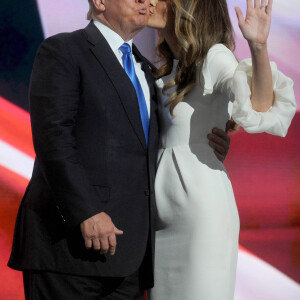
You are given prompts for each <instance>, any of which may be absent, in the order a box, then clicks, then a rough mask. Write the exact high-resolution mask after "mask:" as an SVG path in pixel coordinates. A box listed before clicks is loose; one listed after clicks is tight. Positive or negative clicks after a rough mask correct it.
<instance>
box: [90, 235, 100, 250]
mask: <svg viewBox="0 0 300 300" xmlns="http://www.w3.org/2000/svg"><path fill="white" fill-rule="evenodd" d="M91 241H92V242H93V249H94V250H96V251H99V250H100V249H101V244H100V241H99V240H98V239H96V238H94V239H92V240H91Z"/></svg>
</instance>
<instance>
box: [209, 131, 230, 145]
mask: <svg viewBox="0 0 300 300" xmlns="http://www.w3.org/2000/svg"><path fill="white" fill-rule="evenodd" d="M212 133H213V135H217V136H219V137H220V138H222V139H223V140H224V141H226V142H228V141H230V137H229V136H228V134H227V133H226V132H225V131H224V130H222V129H220V128H213V130H212Z"/></svg>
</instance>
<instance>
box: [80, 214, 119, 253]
mask: <svg viewBox="0 0 300 300" xmlns="http://www.w3.org/2000/svg"><path fill="white" fill-rule="evenodd" d="M80 229H81V233H82V236H83V239H84V243H85V247H86V248H87V249H92V248H93V249H94V250H96V251H100V253H101V254H105V253H107V251H108V252H109V254H110V255H114V254H115V252H116V246H117V238H116V236H117V235H122V234H123V231H122V230H119V229H118V228H117V227H116V226H115V225H114V223H113V222H112V220H111V218H110V216H109V215H107V214H106V213H105V212H101V213H99V214H97V215H94V216H93V217H91V218H89V219H87V220H85V221H83V222H82V223H81V224H80Z"/></svg>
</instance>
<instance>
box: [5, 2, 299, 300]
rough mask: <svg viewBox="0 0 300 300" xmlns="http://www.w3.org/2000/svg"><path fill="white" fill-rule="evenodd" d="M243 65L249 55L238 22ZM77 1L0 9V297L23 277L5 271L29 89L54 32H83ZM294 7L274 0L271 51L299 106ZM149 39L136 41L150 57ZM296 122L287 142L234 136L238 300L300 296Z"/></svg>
mask: <svg viewBox="0 0 300 300" xmlns="http://www.w3.org/2000/svg"><path fill="white" fill-rule="evenodd" d="M228 5H229V10H230V13H231V17H232V20H233V24H234V26H235V32H236V40H237V50H236V55H237V57H238V58H239V59H243V58H245V57H249V50H248V48H247V44H246V43H245V41H244V40H243V39H242V37H241V35H240V33H239V30H238V28H237V25H236V17H235V14H234V9H233V7H234V5H239V6H240V7H242V8H243V10H244V11H245V1H244V0H243V1H242V0H236V1H234V0H230V1H228ZM87 8H88V5H87V1H82V0H60V1H59V0H37V1H33V0H23V1H22V2H20V3H16V2H13V1H9V0H2V1H1V4H0V282H1V285H0V300H2V299H3V300H4V299H5V300H6V299H9V300H10V299H12V300H18V299H24V296H23V290H22V279H21V274H20V272H16V271H13V270H10V269H9V268H7V267H6V263H7V260H8V257H9V253H10V249H11V243H12V235H13V227H14V222H15V217H16V214H17V209H18V206H19V203H20V201H21V198H22V195H23V193H24V190H25V188H26V185H27V183H28V181H29V179H30V177H31V171H32V164H33V160H34V157H35V154H34V150H33V146H32V140H31V130H30V118H29V114H28V99H27V93H28V84H29V78H30V72H31V68H32V63H33V59H34V55H35V53H36V50H37V48H38V45H39V44H40V42H41V41H42V40H43V39H44V38H46V37H48V36H50V35H53V34H56V33H58V32H63V31H72V30H76V29H79V28H82V27H84V26H86V24H87V21H86V20H85V14H86V11H87ZM299 13H300V2H299V1H298V0H290V1H288V2H286V1H275V2H274V9H273V24H272V30H271V37H270V39H269V44H268V45H269V52H270V56H271V59H272V60H275V61H276V62H277V64H278V67H279V69H280V70H281V71H283V72H284V73H286V74H287V75H288V76H290V77H292V78H293V79H294V82H295V93H296V98H297V99H298V107H300V105H299V104H300V100H299V99H300V87H299V80H300V63H299V59H298V56H299V55H298V52H299V49H300V19H299V17H298V16H299ZM155 36H156V35H155V33H154V32H153V31H151V30H144V31H142V32H141V33H140V34H139V35H138V36H137V37H136V39H135V42H136V44H137V45H138V46H139V48H140V50H141V52H142V53H144V54H145V55H146V56H147V57H148V58H150V59H152V60H153V58H154V57H155V55H154V46H155V40H156V38H155ZM299 132H300V117H299V112H298V113H297V114H296V117H295V119H294V121H293V123H292V126H291V128H290V130H289V133H288V135H287V137H286V138H285V139H282V138H279V137H274V136H269V135H266V134H260V135H249V134H246V133H244V132H241V133H236V134H234V135H233V136H232V143H231V148H230V153H229V155H228V158H227V159H226V167H227V169H228V172H229V175H230V177H231V180H232V183H233V188H234V191H235V195H236V200H237V205H238V209H239V213H240V218H241V233H240V251H239V261H238V271H237V286H236V297H235V299H236V300H250V299H251V300H252V299H255V300H285V299H289V300H299V299H300V185H299V183H300V171H299V170H300V158H299V150H300V139H299V137H298V136H299Z"/></svg>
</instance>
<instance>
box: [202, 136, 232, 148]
mask: <svg viewBox="0 0 300 300" xmlns="http://www.w3.org/2000/svg"><path fill="white" fill-rule="evenodd" d="M207 137H208V139H209V140H210V141H211V142H213V143H215V144H217V145H219V146H221V147H222V148H224V149H228V148H229V145H228V144H229V143H228V142H226V141H224V139H223V138H221V137H218V136H217V135H213V134H209V135H208V136H207Z"/></svg>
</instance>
